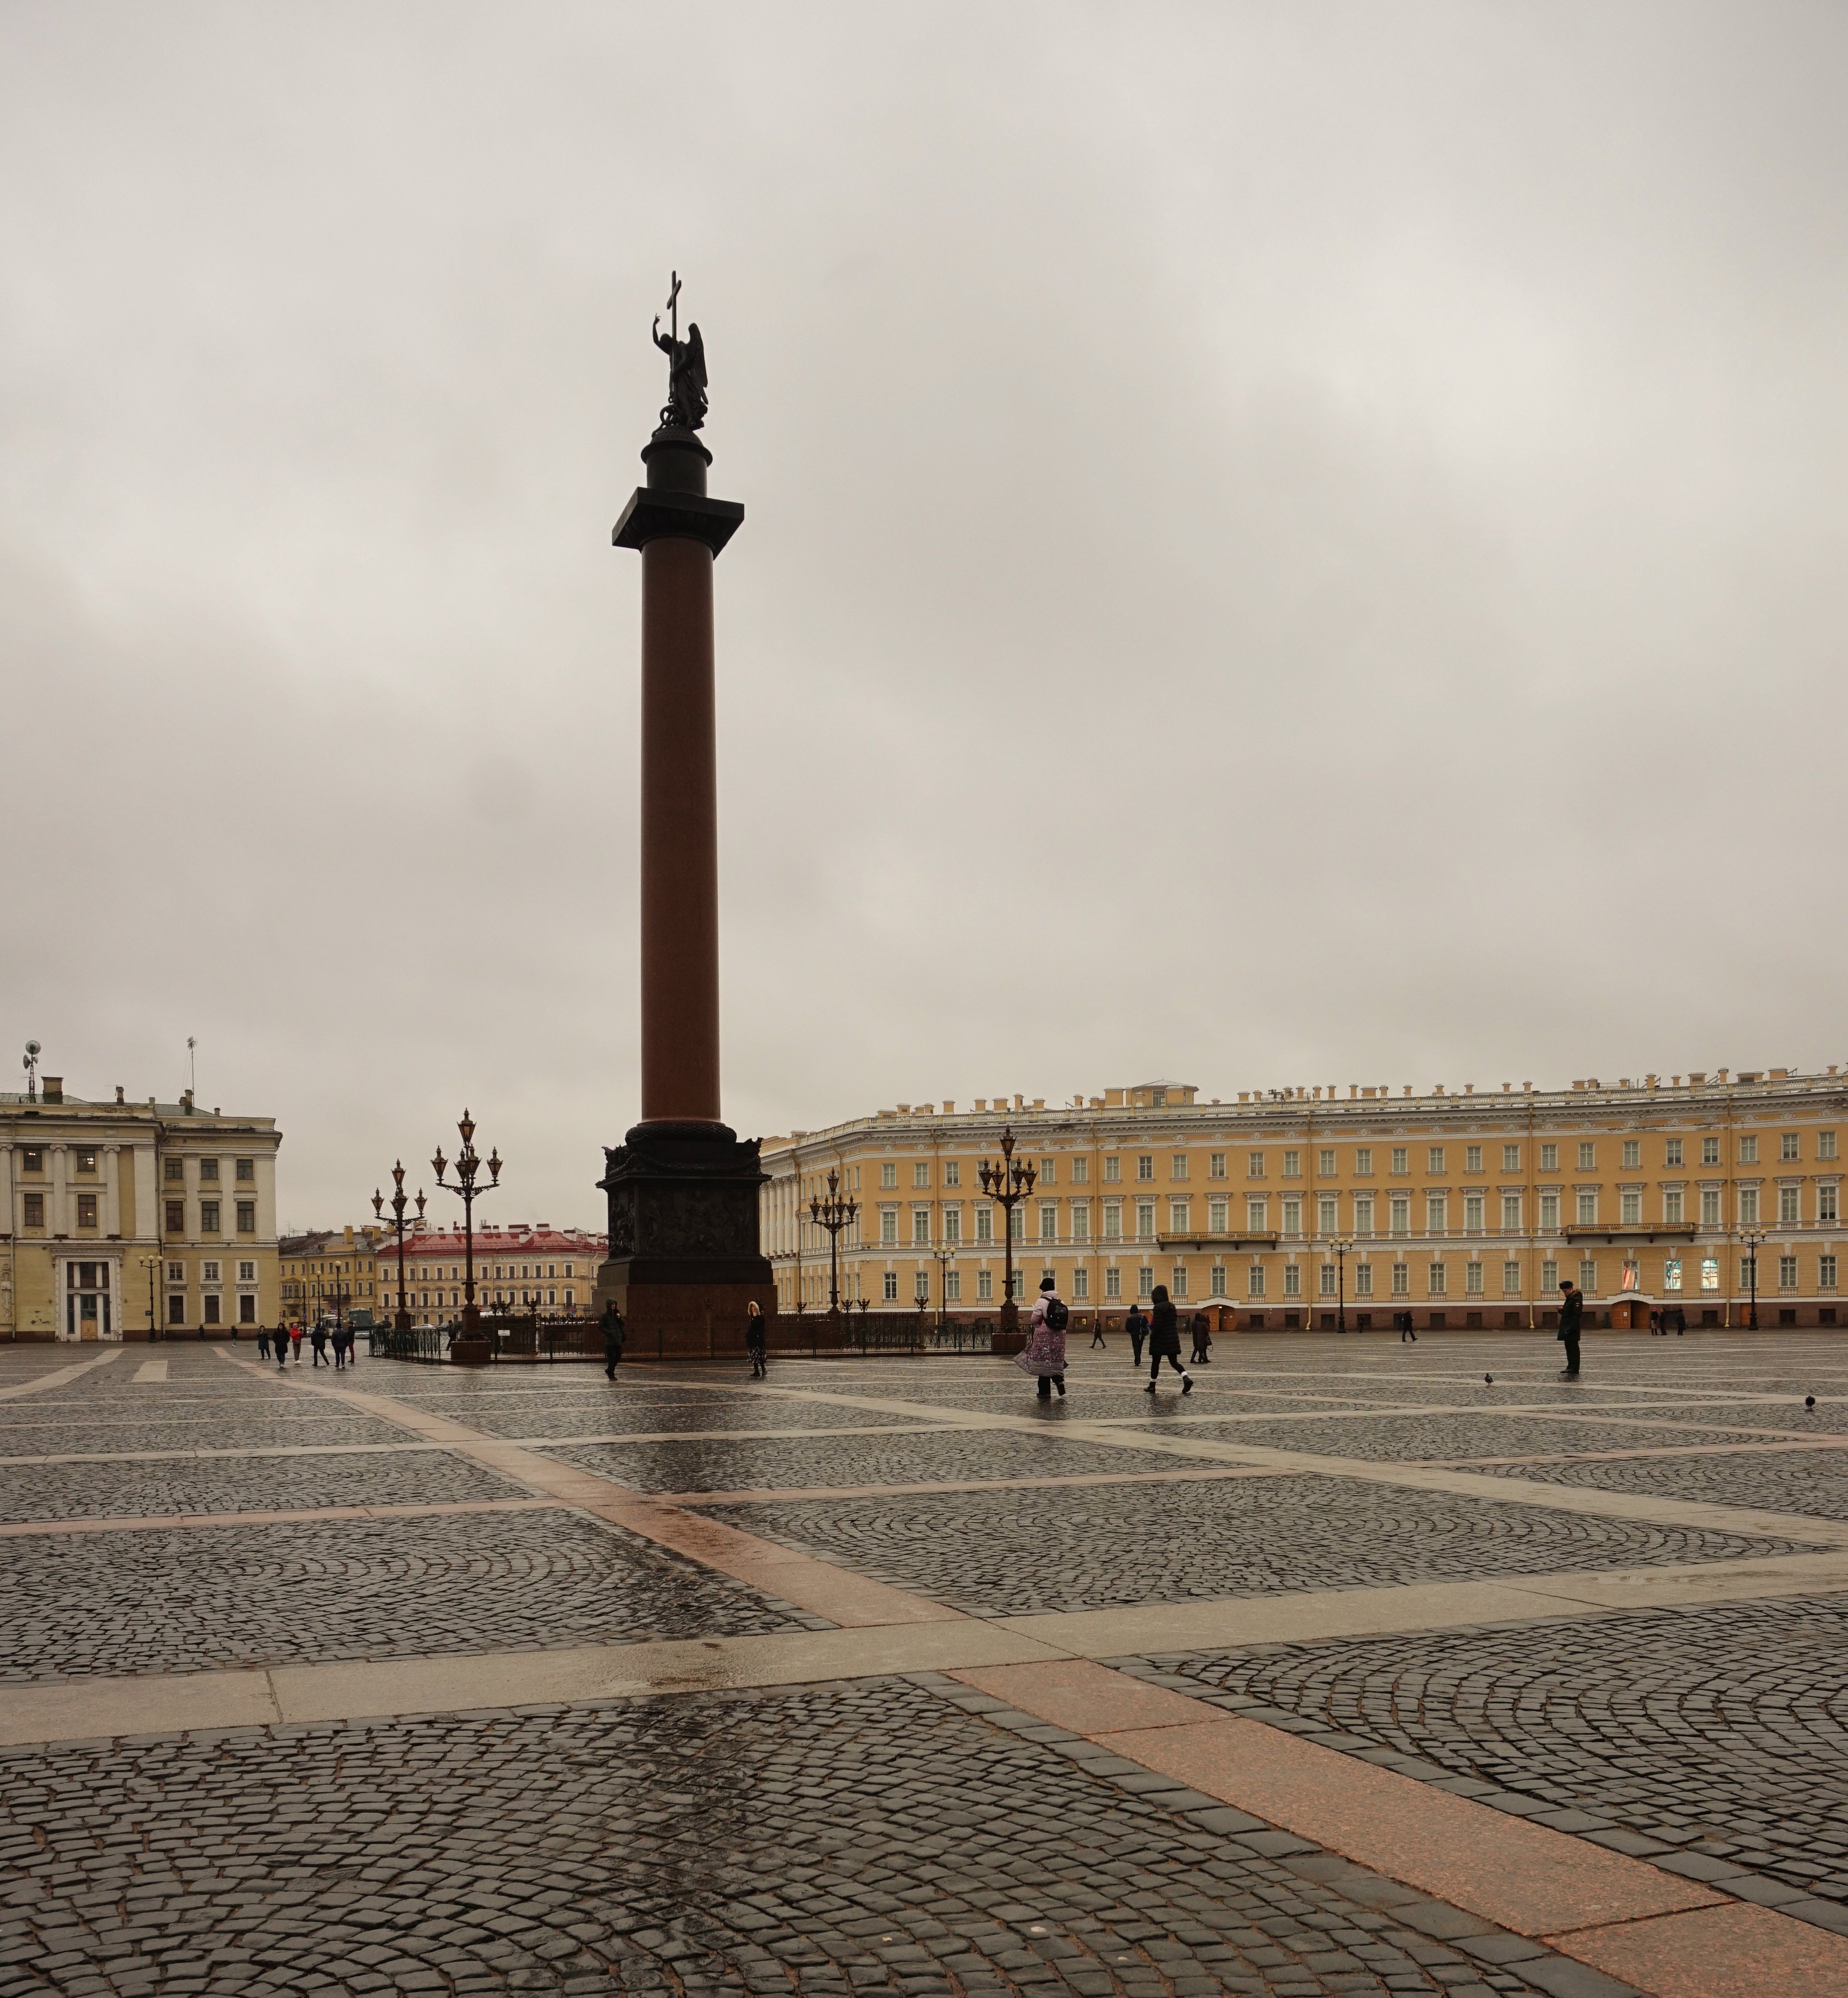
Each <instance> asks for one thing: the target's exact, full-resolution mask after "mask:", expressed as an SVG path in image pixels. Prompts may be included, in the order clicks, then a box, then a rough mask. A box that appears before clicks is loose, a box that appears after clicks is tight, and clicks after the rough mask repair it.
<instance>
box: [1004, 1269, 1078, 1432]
mask: <svg viewBox="0 0 1848 1998" xmlns="http://www.w3.org/2000/svg"><path fill="white" fill-rule="evenodd" d="M1070 1319H1071V1313H1070V1312H1069V1311H1067V1310H1066V1306H1065V1302H1064V1300H1063V1299H1062V1298H1061V1297H1060V1296H1059V1293H1058V1291H1056V1290H1055V1289H1054V1288H1053V1285H1052V1278H1051V1277H1041V1278H1040V1280H1039V1301H1038V1303H1037V1304H1035V1305H1034V1307H1033V1321H1032V1323H1031V1326H1030V1327H1029V1329H1028V1334H1027V1343H1026V1346H1025V1348H1024V1350H1023V1351H1022V1352H1021V1353H1020V1354H1019V1355H1018V1357H1017V1360H1016V1363H1015V1364H1017V1366H1018V1367H1020V1369H1021V1372H1022V1373H1024V1374H1038V1376H1039V1398H1040V1399H1041V1401H1042V1402H1049V1401H1051V1400H1052V1388H1053V1384H1054V1383H1055V1382H1056V1383H1057V1384H1058V1387H1059V1392H1060V1394H1063V1393H1064V1392H1065V1391H1066V1325H1067V1324H1068V1323H1069V1321H1070Z"/></svg>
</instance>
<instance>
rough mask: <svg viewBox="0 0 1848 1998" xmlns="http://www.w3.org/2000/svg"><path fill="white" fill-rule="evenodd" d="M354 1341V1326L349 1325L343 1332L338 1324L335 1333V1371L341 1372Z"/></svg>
mask: <svg viewBox="0 0 1848 1998" xmlns="http://www.w3.org/2000/svg"><path fill="white" fill-rule="evenodd" d="M352 1343H353V1328H352V1327H351V1326H348V1327H347V1329H346V1330H345V1331H344V1332H342V1331H341V1330H340V1328H339V1327H338V1326H336V1327H335V1328H334V1333H333V1371H334V1372H335V1373H339V1372H340V1370H341V1368H342V1367H344V1366H345V1365H346V1364H347V1348H348V1347H349V1346H351V1344H352Z"/></svg>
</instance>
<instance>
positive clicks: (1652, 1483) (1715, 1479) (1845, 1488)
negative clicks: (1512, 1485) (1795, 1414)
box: [1482, 1450, 1848, 1519]
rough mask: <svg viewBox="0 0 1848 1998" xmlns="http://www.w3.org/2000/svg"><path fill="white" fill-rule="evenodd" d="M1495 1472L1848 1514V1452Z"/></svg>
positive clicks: (1764, 1507)
mask: <svg viewBox="0 0 1848 1998" xmlns="http://www.w3.org/2000/svg"><path fill="white" fill-rule="evenodd" d="M1482 1468H1483V1469H1484V1470H1485V1471H1489V1472H1490V1473H1491V1474H1495V1475H1500V1476H1505V1477H1508V1478H1534V1479H1536V1480H1538V1481H1540V1482H1542V1483H1544V1484H1551V1485H1590V1486H1594V1487H1596V1488H1598V1489H1599V1490H1601V1491H1605V1492H1648V1493H1650V1494H1652V1495H1658V1494H1660V1495H1667V1496H1668V1497H1670V1498H1691V1499H1696V1500H1698V1501H1700V1502H1701V1503H1703V1504H1706V1505H1739V1506H1742V1507H1748V1508H1753V1507H1755V1508H1756V1509H1759V1510H1760V1511H1763V1512H1808V1513H1812V1514H1813V1515H1814V1516H1815V1517H1816V1518H1818V1519H1848V1450H1788V1451H1786V1450H1780V1451H1777V1452H1768V1451H1767V1452H1765V1453H1763V1454H1759V1455H1753V1454H1746V1453H1744V1452H1741V1453H1739V1454H1736V1455H1735V1454H1731V1453H1729V1454H1726V1455H1725V1456H1723V1457H1620V1458H1618V1460H1616V1461H1615V1463H1611V1464H1508V1465H1506V1466H1502V1465H1498V1464H1485V1465H1484V1466H1482Z"/></svg>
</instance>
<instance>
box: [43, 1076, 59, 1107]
mask: <svg viewBox="0 0 1848 1998" xmlns="http://www.w3.org/2000/svg"><path fill="white" fill-rule="evenodd" d="M39 1095H40V1100H41V1101H43V1102H46V1103H62V1102H63V1101H64V1077H62V1076H61V1075H43V1076H40V1078H39Z"/></svg>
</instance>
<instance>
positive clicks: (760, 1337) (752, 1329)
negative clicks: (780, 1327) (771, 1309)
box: [744, 1298, 770, 1381]
mask: <svg viewBox="0 0 1848 1998" xmlns="http://www.w3.org/2000/svg"><path fill="white" fill-rule="evenodd" d="M744 1350H745V1351H746V1352H747V1353H749V1354H750V1356H751V1379H752V1380H753V1381H762V1380H763V1379H765V1378H766V1377H767V1376H768V1375H769V1371H770V1343H769V1339H768V1338H767V1337H766V1336H765V1332H764V1315H763V1312H762V1311H761V1310H760V1309H759V1308H758V1301H757V1300H756V1298H752V1299H751V1301H750V1303H748V1305H745V1307H744Z"/></svg>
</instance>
